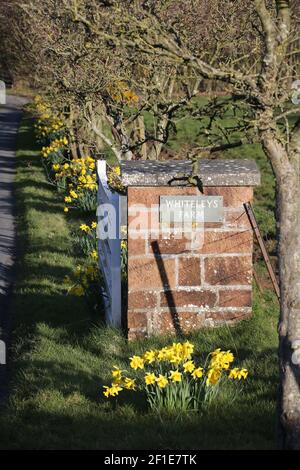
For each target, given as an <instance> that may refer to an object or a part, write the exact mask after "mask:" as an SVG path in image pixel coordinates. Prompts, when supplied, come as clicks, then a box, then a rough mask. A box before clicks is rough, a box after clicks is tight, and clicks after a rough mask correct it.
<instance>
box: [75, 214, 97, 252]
mask: <svg viewBox="0 0 300 470" xmlns="http://www.w3.org/2000/svg"><path fill="white" fill-rule="evenodd" d="M96 229H97V222H96V221H95V220H94V221H92V222H91V223H90V224H86V223H82V224H80V225H79V227H78V229H77V231H76V233H75V234H74V242H75V244H76V246H78V248H79V249H80V251H81V253H83V254H84V255H85V256H88V257H90V258H91V259H93V260H95V261H97V260H98V252H97V237H96Z"/></svg>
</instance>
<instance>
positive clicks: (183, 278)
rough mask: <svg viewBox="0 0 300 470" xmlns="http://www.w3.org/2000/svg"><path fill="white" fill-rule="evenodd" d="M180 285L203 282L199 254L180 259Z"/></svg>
mask: <svg viewBox="0 0 300 470" xmlns="http://www.w3.org/2000/svg"><path fill="white" fill-rule="evenodd" d="M178 284H179V286H199V285H200V284H201V272H200V260H199V257H198V256H195V257H192V258H191V257H190V258H188V257H184V258H179V260H178Z"/></svg>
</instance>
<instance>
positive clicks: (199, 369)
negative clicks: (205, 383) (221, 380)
mask: <svg viewBox="0 0 300 470" xmlns="http://www.w3.org/2000/svg"><path fill="white" fill-rule="evenodd" d="M192 377H193V379H201V377H203V369H202V367H197V369H194V370H193V372H192Z"/></svg>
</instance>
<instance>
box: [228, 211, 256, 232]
mask: <svg viewBox="0 0 300 470" xmlns="http://www.w3.org/2000/svg"><path fill="white" fill-rule="evenodd" d="M224 220H225V225H226V227H230V228H244V229H246V230H250V231H251V224H250V222H249V219H248V216H247V214H246V212H245V211H244V210H243V209H242V210H240V211H230V210H229V211H226V212H225V217H224Z"/></svg>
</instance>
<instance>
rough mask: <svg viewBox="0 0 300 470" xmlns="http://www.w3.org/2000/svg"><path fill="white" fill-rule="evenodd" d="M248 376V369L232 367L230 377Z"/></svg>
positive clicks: (239, 378) (243, 377) (241, 377)
mask: <svg viewBox="0 0 300 470" xmlns="http://www.w3.org/2000/svg"><path fill="white" fill-rule="evenodd" d="M247 377H248V371H247V369H238V368H237V367H235V368H234V369H231V371H230V372H229V375H228V378H229V379H238V380H241V379H246V378H247Z"/></svg>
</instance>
